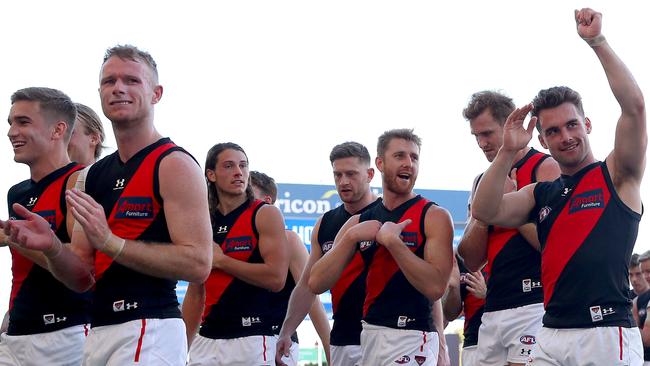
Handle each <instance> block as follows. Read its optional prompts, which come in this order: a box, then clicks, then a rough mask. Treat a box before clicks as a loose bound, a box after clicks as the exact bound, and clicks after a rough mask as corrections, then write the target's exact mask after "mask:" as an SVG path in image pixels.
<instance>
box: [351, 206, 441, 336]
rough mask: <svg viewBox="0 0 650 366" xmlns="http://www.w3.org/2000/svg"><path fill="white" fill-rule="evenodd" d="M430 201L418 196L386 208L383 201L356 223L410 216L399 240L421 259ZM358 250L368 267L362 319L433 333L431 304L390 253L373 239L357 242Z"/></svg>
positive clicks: (397, 327) (387, 325) (381, 324)
mask: <svg viewBox="0 0 650 366" xmlns="http://www.w3.org/2000/svg"><path fill="white" fill-rule="evenodd" d="M433 204H434V203H433V202H430V201H428V200H427V199H425V198H422V197H421V196H419V195H418V196H416V197H414V198H412V199H410V200H408V201H406V202H404V203H403V204H401V205H400V206H399V207H397V208H395V209H394V210H388V209H387V208H386V206H384V205H383V202H382V203H380V204H377V205H376V206H374V207H372V208H371V209H369V210H367V211H366V212H364V213H362V214H361V216H360V217H359V222H363V221H368V220H377V221H379V222H381V223H384V222H387V221H392V222H402V221H404V220H406V219H411V223H410V224H409V225H408V226H406V227H405V228H404V230H403V231H402V240H403V241H404V243H405V244H406V246H407V247H408V248H409V249H410V250H411V251H412V252H413V253H415V255H417V256H418V257H420V258H424V249H425V242H426V236H425V233H424V221H425V214H426V212H427V210H428V209H429V207H431V205H433ZM358 250H359V251H360V252H361V256H362V258H363V260H364V263H365V264H366V266H367V268H368V275H367V278H366V297H365V300H364V304H363V320H364V321H366V322H367V323H369V324H373V325H379V326H384V327H389V328H395V329H412V330H421V331H425V332H435V331H436V330H435V328H434V326H433V320H432V316H431V306H432V303H431V302H430V301H429V299H428V298H427V297H426V296H424V295H423V294H422V293H420V292H419V291H418V290H417V289H416V288H415V287H413V285H411V283H410V282H409V281H408V280H407V279H406V276H405V275H404V273H403V272H402V271H401V270H400V269H399V266H398V265H397V262H395V260H394V259H393V257H392V255H391V254H390V252H389V251H388V250H387V249H386V248H385V247H384V246H382V245H380V244H378V243H377V242H375V241H362V242H360V243H358Z"/></svg>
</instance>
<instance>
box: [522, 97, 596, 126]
mask: <svg viewBox="0 0 650 366" xmlns="http://www.w3.org/2000/svg"><path fill="white" fill-rule="evenodd" d="M564 103H571V104H573V105H574V106H575V107H576V109H577V110H578V113H579V114H580V116H582V117H584V116H585V111H584V109H583V108H582V97H581V96H580V93H578V92H577V91H575V90H573V89H571V88H569V87H568V86H554V87H552V88H548V89H542V90H540V91H539V93H537V96H536V97H535V99H533V110H532V112H531V115H532V116H533V117H538V120H537V131H539V132H541V131H542V125H541V122H540V120H539V113H540V112H541V111H543V110H544V109H549V108H555V107H557V106H559V105H561V104H564Z"/></svg>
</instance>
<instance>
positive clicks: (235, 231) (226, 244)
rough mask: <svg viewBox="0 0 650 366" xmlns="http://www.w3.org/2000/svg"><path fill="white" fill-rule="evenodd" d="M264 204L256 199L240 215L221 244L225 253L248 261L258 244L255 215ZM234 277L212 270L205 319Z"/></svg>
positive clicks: (206, 283) (207, 292) (206, 294)
mask: <svg viewBox="0 0 650 366" xmlns="http://www.w3.org/2000/svg"><path fill="white" fill-rule="evenodd" d="M262 205H264V201H260V200H254V201H253V202H251V204H250V205H249V206H248V207H247V208H246V209H245V210H244V212H242V213H241V215H239V217H238V218H237V221H235V224H234V225H232V227H231V228H230V230H229V231H228V234H227V235H226V238H225V239H224V240H223V243H221V245H220V247H221V250H223V253H224V254H225V255H227V256H229V257H230V258H233V259H237V260H240V261H242V262H248V260H249V259H250V257H251V255H252V254H253V253H254V252H255V250H256V249H257V245H258V237H257V235H255V230H254V226H253V225H254V215H255V214H256V213H257V209H258V208H259V207H260V206H262ZM234 279H235V277H233V276H232V275H231V274H228V273H226V272H224V271H222V270H220V269H213V270H212V272H211V273H210V276H209V277H208V280H207V281H206V282H205V308H204V309H203V317H202V319H205V317H206V316H207V315H208V314H209V313H210V310H212V305H215V304H217V303H218V302H219V299H221V296H222V295H223V294H224V293H225V292H226V290H227V289H228V287H229V286H230V284H231V283H232V281H233V280H234Z"/></svg>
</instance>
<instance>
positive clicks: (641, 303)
mask: <svg viewBox="0 0 650 366" xmlns="http://www.w3.org/2000/svg"><path fill="white" fill-rule="evenodd" d="M648 303H650V291H646V292H644V293H642V294H641V295H639V296H638V297H637V298H636V310H637V316H638V317H639V324H638V325H639V328H640V329H643V327H644V326H645V321H646V319H647V318H648ZM643 360H644V361H650V347H648V346H646V345H643Z"/></svg>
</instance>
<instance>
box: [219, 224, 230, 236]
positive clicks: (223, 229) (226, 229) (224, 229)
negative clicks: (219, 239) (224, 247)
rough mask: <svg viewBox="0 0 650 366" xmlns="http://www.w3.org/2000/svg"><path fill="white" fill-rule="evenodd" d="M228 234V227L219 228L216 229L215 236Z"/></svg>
mask: <svg viewBox="0 0 650 366" xmlns="http://www.w3.org/2000/svg"><path fill="white" fill-rule="evenodd" d="M227 232H228V225H223V226H219V228H218V229H217V234H223V233H227Z"/></svg>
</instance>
